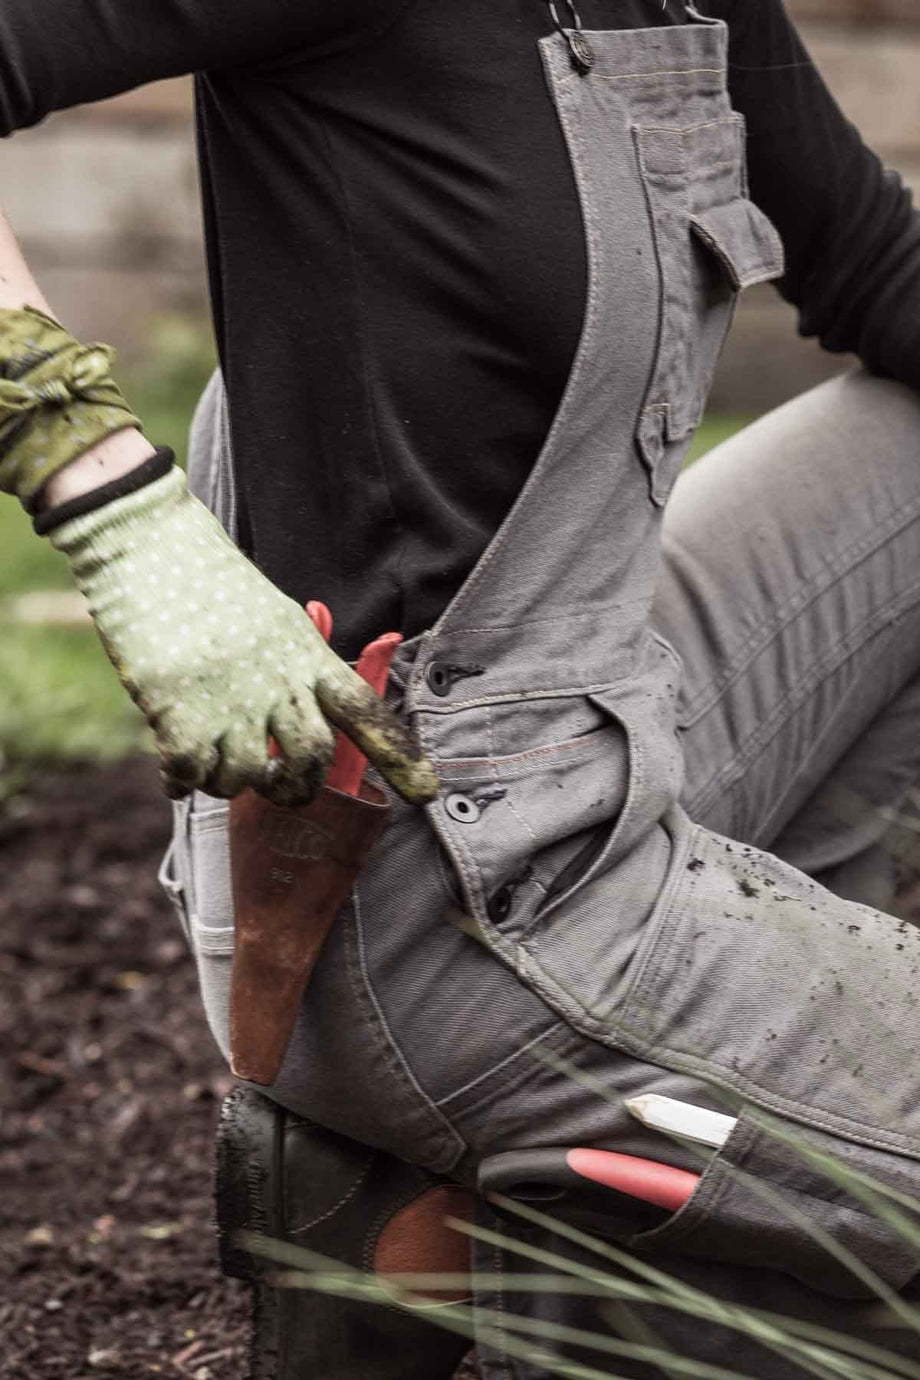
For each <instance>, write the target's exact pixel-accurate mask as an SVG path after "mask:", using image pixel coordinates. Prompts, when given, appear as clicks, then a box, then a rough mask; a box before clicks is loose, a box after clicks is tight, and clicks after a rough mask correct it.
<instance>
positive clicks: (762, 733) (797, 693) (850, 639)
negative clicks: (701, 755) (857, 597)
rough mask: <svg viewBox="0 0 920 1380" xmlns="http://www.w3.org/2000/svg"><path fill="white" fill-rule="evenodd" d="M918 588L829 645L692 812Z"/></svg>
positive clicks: (895, 614)
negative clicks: (825, 651) (822, 655)
mask: <svg viewBox="0 0 920 1380" xmlns="http://www.w3.org/2000/svg"><path fill="white" fill-rule="evenodd" d="M918 590H920V581H918V582H917V583H916V584H914V585H911V586H910V588H909V589H908V590H906V591H905V592H904V594H903V595H902V597H901V598H900V599H899V600H897V602H896V603H894V604H889V605H886V607H885V608H884V609H877V610H876V611H875V613H873V614H871V615H870V616H869V617H868V618H867V619H866V620H865V621H864V622H863V623H861V624H860V625H859V626H858V627H857V628H853V629H851V631H850V632H849V633H848V634H847V636H846V637H845V638H841V640H840V641H839V642H835V643H834V645H833V647H831V648H830V649H829V650H828V652H827V653H826V655H825V656H824V657H823V658H822V660H821V661H819V662H817V664H816V665H814V666H813V667H812V668H811V670H810V671H809V672H808V674H807V675H805V676H800V677H798V678H797V679H796V683H795V687H794V689H792V690H790V691H789V692H788V693H787V694H786V695H784V696H783V698H782V699H781V700H780V701H779V703H778V704H777V705H776V706H775V707H774V709H773V712H772V713H771V714H770V715H768V717H767V718H766V719H763V720H761V722H760V723H759V724H758V726H757V729H756V730H755V731H754V732H753V733H752V734H751V736H750V737H749V738H748V739H747V741H746V743H745V744H744V746H743V747H742V748H741V749H740V751H739V752H738V753H736V755H735V756H734V758H733V759H732V761H731V762H729V763H728V764H727V765H726V766H725V767H723V768H722V771H721V772H719V773H718V774H717V775H716V776H715V777H714V778H713V779H712V781H710V783H709V785H708V786H707V787H706V791H705V793H704V794H703V795H702V796H700V797H699V798H697V799H695V800H694V802H693V809H694V811H699V810H701V809H705V808H706V806H707V805H708V804H709V803H710V801H711V799H712V797H713V796H714V795H716V794H719V793H721V791H722V790H723V789H724V788H725V787H726V785H733V784H734V783H735V782H736V781H737V780H738V779H739V777H741V776H742V775H743V774H744V773H745V772H746V771H747V769H748V767H749V766H750V764H751V763H752V762H753V760H754V759H755V758H756V757H757V756H758V755H759V754H760V753H761V752H762V751H763V750H764V748H765V747H766V745H767V744H768V743H769V742H770V741H771V740H772V739H773V738H775V737H776V734H777V733H778V732H779V731H780V729H781V728H782V726H783V724H784V723H785V722H786V720H787V718H788V717H789V713H790V711H795V710H797V709H798V708H800V706H801V705H802V704H803V703H804V702H805V700H806V699H807V698H808V696H809V695H811V694H812V693H813V692H814V690H815V689H816V687H817V686H818V685H819V684H820V683H821V682H822V681H823V680H826V679H827V678H828V677H829V676H830V675H831V674H833V672H835V671H839V670H840V668H841V667H842V666H845V665H846V663H847V662H848V661H850V660H852V658H853V657H854V656H855V655H856V654H857V653H858V652H860V651H861V650H862V649H863V646H864V645H865V643H866V642H867V641H868V640H869V639H868V637H867V633H869V634H871V633H874V632H876V631H878V630H879V629H881V628H884V627H885V626H887V625H888V624H889V623H890V622H892V618H893V617H894V618H897V617H899V616H900V614H901V613H903V611H904V610H905V609H906V608H908V607H909V606H910V605H911V604H912V603H913V602H914V598H915V596H916V593H917V591H918ZM841 651H843V652H845V655H843V656H841V655H840V653H841Z"/></svg>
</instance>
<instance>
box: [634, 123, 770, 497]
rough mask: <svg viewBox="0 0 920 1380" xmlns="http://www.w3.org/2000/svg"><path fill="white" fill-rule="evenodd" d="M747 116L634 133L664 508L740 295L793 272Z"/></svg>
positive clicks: (651, 393) (645, 433) (653, 471)
mask: <svg viewBox="0 0 920 1380" xmlns="http://www.w3.org/2000/svg"><path fill="white" fill-rule="evenodd" d="M744 137H745V126H744V120H743V118H742V116H740V115H738V114H732V115H730V116H727V117H724V118H721V119H717V120H712V121H708V122H705V123H703V124H698V125H692V126H688V127H687V128H684V129H681V128H670V127H667V128H659V127H655V126H648V125H636V126H634V127H633V138H634V140H635V145H636V157H637V160H638V164H639V171H640V176H641V178H642V184H643V187H644V189H645V194H646V200H647V204H648V211H649V217H650V220H651V223H652V230H653V234H654V242H655V250H656V254H657V260H658V272H659V277H660V283H661V295H660V302H661V311H660V319H659V330H658V347H657V352H656V356H655V363H654V366H653V370H652V376H651V380H650V383H649V387H648V391H647V394H646V397H645V401H644V403H643V406H642V410H641V412H640V414H639V422H638V427H637V431H636V442H637V445H638V448H639V452H640V454H641V456H642V459H643V462H644V464H645V466H646V468H647V470H648V474H649V488H650V494H651V498H652V501H653V502H654V503H656V504H659V505H661V504H664V503H665V502H666V500H667V497H668V494H669V493H670V491H671V487H672V485H673V483H674V480H675V479H676V478H677V474H678V472H679V470H680V466H681V463H682V461H683V459H684V456H685V455H686V452H687V449H688V446H689V443H690V440H691V438H692V436H693V433H694V431H695V430H696V428H697V426H698V425H699V423H700V421H701V419H702V416H703V410H704V408H705V406H706V399H707V397H708V395H709V389H710V387H711V385H712V379H713V375H714V373H715V368H716V364H717V363H718V360H719V356H720V354H721V352H722V347H723V345H724V343H725V339H726V336H727V335H728V332H729V329H730V327H731V323H732V319H733V317H734V312H735V306H736V302H737V298H738V294H739V293H740V292H741V291H742V290H744V289H745V288H748V287H751V286H753V285H754V284H755V283H763V282H768V281H770V280H771V279H774V278H778V277H780V276H781V274H782V273H783V270H784V257H783V247H782V242H781V241H780V238H779V235H778V234H777V232H776V230H775V228H774V226H773V225H772V224H771V222H770V221H769V220H768V219H767V217H766V216H765V215H764V213H763V212H762V211H761V210H760V208H759V207H758V206H755V205H754V203H753V202H752V201H750V200H749V199H748V197H747V186H746V169H745V155H744Z"/></svg>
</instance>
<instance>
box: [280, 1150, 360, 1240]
mask: <svg viewBox="0 0 920 1380" xmlns="http://www.w3.org/2000/svg"><path fill="white" fill-rule="evenodd" d="M373 1162H374V1152H373V1151H371V1153H370V1154H369V1155H368V1157H367V1162H366V1163H365V1165H364V1168H363V1169H362V1170H361V1174H360V1176H359V1177H358V1178H357V1179H355V1181H354V1183H353V1184H352V1186H351V1188H350V1189H349V1190H348V1192H347V1193H346V1194H344V1195H343V1196H342V1197H341V1198H340V1199H339V1201H338V1202H337V1203H336V1205H335V1207H331V1208H330V1209H329V1211H328V1212H324V1213H322V1214H321V1215H320V1216H319V1217H314V1218H313V1221H312V1222H307V1223H306V1225H305V1226H302V1227H289V1228H288V1235H289V1236H300V1235H301V1234H302V1233H303V1232H305V1231H310V1230H311V1229H312V1228H313V1227H318V1226H319V1224H320V1222H327V1221H328V1220H329V1218H330V1217H334V1216H335V1214H336V1213H337V1212H338V1210H339V1208H342V1207H344V1206H345V1204H346V1203H347V1202H349V1201H350V1200H351V1199H352V1198H353V1197H354V1196H355V1194H356V1193H357V1191H358V1189H359V1188H360V1187H361V1185H362V1184H363V1183H364V1181H365V1179H366V1178H367V1175H368V1172H369V1170H370V1167H371V1165H372V1164H373Z"/></svg>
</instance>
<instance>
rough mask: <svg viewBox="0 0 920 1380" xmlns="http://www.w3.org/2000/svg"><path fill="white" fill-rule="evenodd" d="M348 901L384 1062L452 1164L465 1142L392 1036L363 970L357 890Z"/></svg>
mask: <svg viewBox="0 0 920 1380" xmlns="http://www.w3.org/2000/svg"><path fill="white" fill-rule="evenodd" d="M352 899H353V905H354V913H355V937H356V939H357V949H358V966H359V969H360V972H361V978H362V982H363V986H364V992H365V995H366V997H367V1000H368V1001H369V1002H370V1004H371V1006H372V1007H373V1010H374V1013H375V1015H376V1018H377V1022H378V1024H379V1027H380V1030H381V1033H382V1034H383V1036H384V1038H385V1040H386V1045H387V1049H388V1051H389V1058H388V1060H387V1062H388V1064H389V1066H390V1069H391V1071H392V1072H393V1073H394V1074H396V1075H397V1078H398V1079H399V1080H401V1081H402V1082H403V1083H404V1084H405V1086H406V1087H407V1088H408V1089H409V1090H410V1091H411V1092H412V1093H413V1094H414V1098H415V1100H416V1101H417V1102H420V1103H421V1105H422V1107H423V1109H424V1110H425V1112H426V1113H428V1114H430V1115H431V1116H433V1117H434V1118H435V1120H436V1121H437V1122H438V1123H439V1124H440V1127H441V1134H442V1136H443V1135H444V1133H445V1132H446V1134H447V1136H448V1137H449V1139H450V1140H451V1141H452V1142H453V1145H454V1147H455V1149H456V1151H457V1153H456V1154H455V1155H454V1158H453V1160H452V1161H451V1164H456V1162H457V1159H458V1158H459V1156H460V1155H461V1154H462V1152H463V1150H464V1149H465V1142H464V1140H463V1138H462V1137H461V1136H460V1134H459V1133H458V1132H457V1130H456V1129H455V1128H454V1126H453V1125H452V1124H451V1123H450V1121H448V1119H447V1117H446V1116H444V1114H443V1112H441V1111H439V1110H438V1108H437V1107H436V1106H435V1104H434V1103H433V1102H432V1100H431V1098H430V1097H429V1096H428V1094H427V1093H426V1092H425V1091H424V1089H423V1088H422V1087H421V1086H420V1085H419V1083H418V1082H417V1081H416V1078H415V1075H414V1074H413V1072H412V1070H411V1068H410V1067H409V1065H408V1064H407V1062H406V1059H405V1056H404V1055H403V1052H402V1050H401V1049H400V1047H399V1045H398V1044H397V1042H396V1040H395V1039H394V1037H393V1032H392V1030H391V1029H390V1026H389V1024H388V1022H387V1020H386V1017H385V1016H384V1014H383V1011H382V1009H381V1007H380V1003H379V1002H378V1000H377V994H376V992H375V991H374V988H373V986H372V985H371V981H370V976H369V974H368V971H367V956H366V953H365V948H364V923H363V920H362V918H361V900H360V897H359V895H358V893H357V890H355V892H354V893H353V898H352Z"/></svg>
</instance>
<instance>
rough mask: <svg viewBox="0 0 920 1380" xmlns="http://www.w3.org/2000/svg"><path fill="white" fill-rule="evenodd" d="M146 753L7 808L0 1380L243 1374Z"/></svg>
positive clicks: (46, 785)
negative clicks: (160, 881)
mask: <svg viewBox="0 0 920 1380" xmlns="http://www.w3.org/2000/svg"><path fill="white" fill-rule="evenodd" d="M168 829H169V817H168V808H167V806H166V804H165V802H164V801H163V800H162V798H161V797H160V795H159V793H158V787H157V783H156V776H155V771H154V769H153V766H152V764H151V763H150V762H149V761H146V760H143V759H137V760H133V759H132V760H130V761H128V762H126V763H122V764H120V765H118V766H115V767H106V768H99V767H90V768H86V769H84V770H80V771H70V772H67V773H66V774H57V773H54V774H50V773H49V774H45V775H43V776H41V777H40V778H39V779H38V780H36V781H35V782H34V783H33V784H32V785H31V786H30V787H29V788H28V789H27V790H26V791H25V792H24V793H22V794H19V795H17V796H15V797H13V799H11V800H9V801H7V802H6V803H5V804H2V805H0V1049H2V1053H3V1060H2V1064H0V1109H2V1124H0V1204H2V1208H0V1279H2V1286H0V1342H2V1345H0V1376H2V1377H11V1378H12V1377H14V1376H15V1377H16V1380H38V1377H41V1380H45V1378H46V1377H52V1376H54V1377H66V1380H82V1378H83V1377H95V1376H100V1375H106V1374H108V1375H112V1376H117V1377H119V1380H140V1377H145V1380H146V1377H149V1376H151V1375H162V1376H164V1377H170V1380H178V1377H181V1376H187V1377H194V1378H195V1380H243V1378H244V1377H245V1375H246V1374H247V1371H248V1365H247V1350H248V1346H247V1333H248V1312H249V1308H248V1295H247V1293H246V1291H245V1289H244V1288H243V1287H242V1286H239V1285H237V1284H236V1283H232V1282H229V1281H225V1280H223V1279H222V1278H221V1276H220V1273H219V1270H218V1264H217V1257H216V1247H215V1234H214V1227H213V1209H212V1154H213V1141H214V1129H215V1124H216V1119H217V1113H218V1108H219V1104H220V1100H221V1098H222V1097H223V1095H224V1094H225V1093H226V1092H227V1091H228V1090H229V1088H230V1084H231V1080H230V1078H229V1075H228V1074H227V1073H226V1071H225V1069H224V1066H223V1063H222V1061H221V1059H220V1056H219V1054H218V1052H217V1050H216V1047H215V1046H214V1044H213V1041H212V1039H211V1036H210V1034H209V1033H208V1030H207V1027H206V1025H205V1023H204V1019H203V1017H202V1015H201V1012H200V1009H199V1004H198V997H197V992H196V985H195V974H194V969H193V966H192V963H191V960H190V958H189V956H188V953H187V950H186V946H185V942H184V940H183V937H182V934H181V932H180V930H179V928H178V925H177V923H176V921H175V919H174V916H173V913H172V911H171V909H170V907H169V905H168V902H166V900H165V899H164V898H163V897H162V896H161V894H160V891H159V888H158V885H157V882H156V867H157V864H158V861H159V858H160V856H161V855H162V853H163V850H164V848H165V844H166V839H167V834H168Z"/></svg>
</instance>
